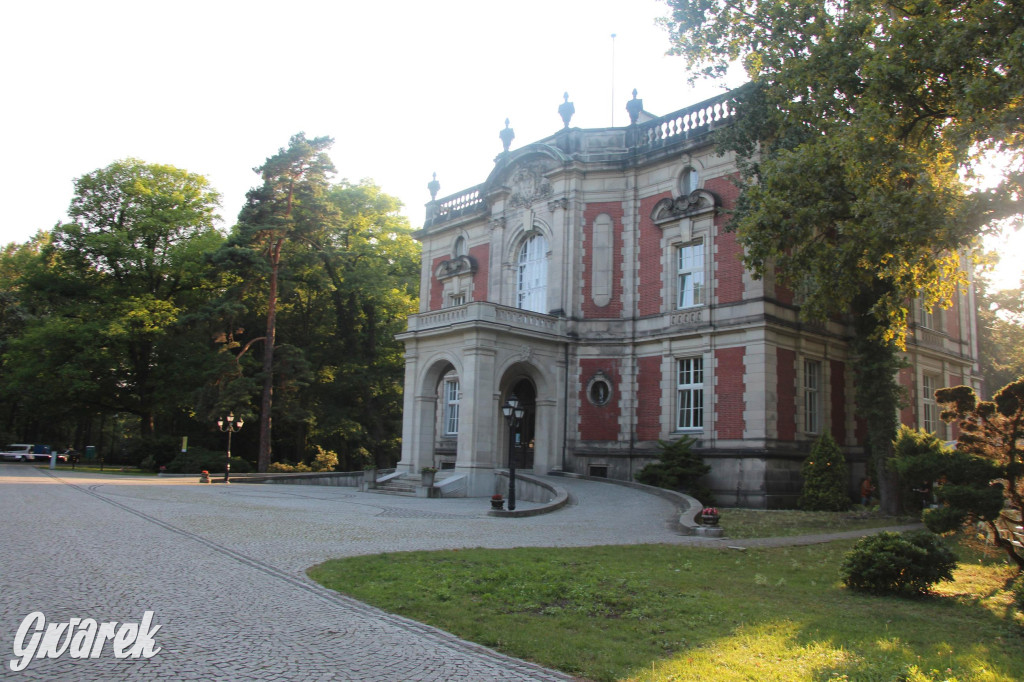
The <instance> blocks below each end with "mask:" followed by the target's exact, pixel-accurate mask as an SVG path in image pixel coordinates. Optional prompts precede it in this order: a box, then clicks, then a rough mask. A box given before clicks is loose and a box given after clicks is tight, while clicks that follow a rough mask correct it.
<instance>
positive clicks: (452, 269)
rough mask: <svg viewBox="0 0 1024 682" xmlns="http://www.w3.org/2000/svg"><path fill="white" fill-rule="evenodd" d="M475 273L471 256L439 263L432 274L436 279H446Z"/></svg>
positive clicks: (473, 260) (474, 263) (474, 262)
mask: <svg viewBox="0 0 1024 682" xmlns="http://www.w3.org/2000/svg"><path fill="white" fill-rule="evenodd" d="M474 272H476V259H475V258H473V257H472V256H456V257H455V258H452V259H450V260H446V261H441V262H440V263H438V265H437V270H436V271H435V272H434V274H435V275H436V276H437V278H438V279H448V278H449V277H455V276H456V275H463V274H466V273H469V274H472V273H474Z"/></svg>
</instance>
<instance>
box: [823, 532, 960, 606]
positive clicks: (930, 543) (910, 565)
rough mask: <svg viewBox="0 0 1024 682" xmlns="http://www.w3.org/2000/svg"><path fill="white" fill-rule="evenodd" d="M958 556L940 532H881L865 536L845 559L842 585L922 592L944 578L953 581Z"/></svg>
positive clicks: (867, 589) (905, 593)
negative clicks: (937, 533)
mask: <svg viewBox="0 0 1024 682" xmlns="http://www.w3.org/2000/svg"><path fill="white" fill-rule="evenodd" d="M954 568H956V556H955V555H954V554H953V552H952V551H951V550H950V549H949V547H948V546H947V545H946V543H945V541H944V540H943V539H942V538H941V537H939V536H938V535H934V534H932V533H929V532H927V531H914V532H911V533H904V534H902V535H901V534H899V533H891V532H882V533H878V534H877V535H871V536H869V537H866V538H862V539H861V540H860V541H858V542H857V544H856V545H854V546H853V549H851V550H850V551H849V552H847V554H846V556H845V557H844V559H843V564H842V566H841V567H840V569H839V575H840V577H841V578H842V580H843V584H845V585H846V586H847V587H850V588H853V589H855V590H863V591H865V592H872V593H874V594H897V595H901V596H912V595H918V594H923V593H925V592H927V591H928V588H929V587H931V586H932V585H934V584H935V583H937V582H939V581H941V580H952V579H953V569H954Z"/></svg>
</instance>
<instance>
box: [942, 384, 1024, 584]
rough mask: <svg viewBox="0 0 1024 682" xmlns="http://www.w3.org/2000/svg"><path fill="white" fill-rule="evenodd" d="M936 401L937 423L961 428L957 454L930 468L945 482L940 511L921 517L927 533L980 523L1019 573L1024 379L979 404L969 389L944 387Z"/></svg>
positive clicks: (1023, 562) (1023, 564)
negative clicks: (939, 420)
mask: <svg viewBox="0 0 1024 682" xmlns="http://www.w3.org/2000/svg"><path fill="white" fill-rule="evenodd" d="M935 400H936V402H938V403H939V404H940V405H942V406H943V407H944V408H945V409H944V410H943V412H942V419H943V420H944V421H946V422H953V421H956V422H957V424H958V425H959V428H960V437H959V438H958V439H957V446H956V452H955V453H954V454H953V455H952V456H950V457H948V458H947V459H945V460H942V461H940V462H938V464H936V465H935V466H934V469H933V470H934V471H935V473H937V474H939V475H940V476H941V477H943V479H944V482H943V485H941V486H940V487H939V489H938V494H939V499H940V501H941V502H942V503H943V504H944V505H945V508H944V509H941V510H934V511H931V512H929V513H927V514H925V517H924V521H925V523H926V524H928V526H929V527H930V528H935V529H941V530H948V529H952V528H954V527H956V526H958V525H960V524H961V523H963V522H964V521H966V520H967V519H968V518H971V517H973V518H976V519H978V520H981V521H983V522H985V523H986V524H987V526H988V528H989V531H990V535H991V539H992V542H994V543H995V544H996V545H997V546H999V547H1000V548H1002V549H1003V550H1004V551H1005V552H1006V553H1007V555H1008V556H1009V558H1010V559H1011V560H1012V561H1013V562H1014V563H1015V564H1016V565H1017V567H1018V569H1020V570H1021V571H1024V550H1022V549H1021V548H1020V547H1017V546H1016V545H1014V544H1013V531H1014V528H1015V527H1016V526H1018V525H1020V523H1021V518H1022V516H1021V515H1022V513H1024V450H1022V448H1021V444H1022V443H1024V377H1021V378H1019V379H1017V380H1016V381H1014V382H1013V383H1010V384H1007V385H1006V386H1004V387H1003V388H1002V389H1000V390H999V391H997V392H996V394H995V396H994V398H993V400H992V401H991V402H987V401H978V398H977V396H976V395H975V393H974V390H973V389H971V388H970V387H968V386H955V387H953V388H943V389H940V390H938V391H936V392H935Z"/></svg>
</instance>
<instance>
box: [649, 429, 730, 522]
mask: <svg viewBox="0 0 1024 682" xmlns="http://www.w3.org/2000/svg"><path fill="white" fill-rule="evenodd" d="M696 442H697V441H696V439H694V438H691V437H690V436H681V437H680V438H679V439H677V440H674V441H663V440H659V441H658V447H660V448H661V455H660V456H659V457H658V461H657V462H652V463H650V464H648V465H647V466H645V467H644V468H643V469H641V470H640V471H638V472H637V473H636V480H637V481H639V482H640V483H643V484H644V485H653V486H657V487H659V488H667V489H668V490H679V491H682V492H686V493H688V494H690V495H692V496H694V497H696V498H697V499H698V500H700V501H701V502H702V503H703V504H705V505H708V504H714V499H713V497H712V495H711V490H710V489H709V488H708V487H707V486H706V485H704V484H702V483H700V477H701V476H704V475H705V474H707V473H708V472H710V471H711V467H710V466H708V465H707V464H705V463H704V460H703V459H702V458H701V456H700V455H699V454H697V453H695V452H693V450H692V449H691V448H693V444H694V443H696Z"/></svg>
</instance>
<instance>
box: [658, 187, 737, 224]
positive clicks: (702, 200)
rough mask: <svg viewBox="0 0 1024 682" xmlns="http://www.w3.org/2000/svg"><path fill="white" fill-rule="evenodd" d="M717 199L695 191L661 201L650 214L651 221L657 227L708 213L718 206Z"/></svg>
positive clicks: (705, 191) (709, 194) (707, 193)
mask: <svg viewBox="0 0 1024 682" xmlns="http://www.w3.org/2000/svg"><path fill="white" fill-rule="evenodd" d="M720 203H721V202H719V200H718V197H717V196H715V195H714V194H712V193H711V192H709V191H707V190H704V189H697V190H694V191H692V192H690V193H689V194H687V195H686V196H682V197H678V198H676V199H662V200H661V201H659V202H658V203H657V205H656V206H655V207H654V211H652V212H651V220H653V221H654V222H655V224H657V225H661V224H663V223H669V222H672V221H673V220H679V219H680V218H690V217H693V216H697V215H701V214H704V213H710V212H713V211H714V210H715V208H716V207H717V206H719V205H720Z"/></svg>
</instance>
